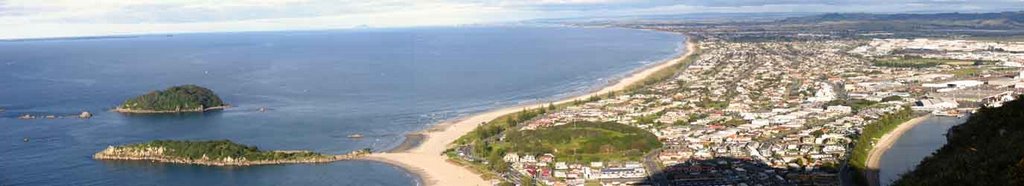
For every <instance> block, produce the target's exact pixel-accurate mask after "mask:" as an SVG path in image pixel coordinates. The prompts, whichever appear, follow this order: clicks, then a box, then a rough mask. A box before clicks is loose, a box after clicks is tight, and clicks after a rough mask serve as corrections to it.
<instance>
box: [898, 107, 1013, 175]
mask: <svg viewBox="0 0 1024 186" xmlns="http://www.w3.org/2000/svg"><path fill="white" fill-rule="evenodd" d="M1022 99H1024V97H1021V98H1018V99H1017V100H1015V101H1010V102H1007V103H1005V104H1003V106H1002V107H998V108H981V109H979V110H978V112H977V113H975V114H973V115H971V117H970V118H969V119H968V120H967V122H965V123H964V124H961V125H957V126H954V127H953V128H952V129H950V130H949V133H948V134H947V135H946V140H947V142H946V145H944V146H943V147H942V148H939V150H937V151H935V152H934V153H932V155H931V156H929V157H927V158H924V160H922V161H921V163H920V164H918V165H917V167H916V168H915V169H914V170H913V171H911V172H908V173H906V174H904V175H903V176H902V178H900V179H899V180H897V181H896V182H895V183H894V185H1024V122H1021V121H1024V100H1022Z"/></svg>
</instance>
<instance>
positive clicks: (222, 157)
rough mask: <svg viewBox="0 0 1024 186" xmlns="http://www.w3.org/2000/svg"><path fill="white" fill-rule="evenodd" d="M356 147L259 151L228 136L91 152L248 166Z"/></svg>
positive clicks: (320, 159) (315, 158)
mask: <svg viewBox="0 0 1024 186" xmlns="http://www.w3.org/2000/svg"><path fill="white" fill-rule="evenodd" d="M369 153H370V151H369V150H358V151H353V152H351V153H348V154H343V155H325V154H321V153H316V152H310V151H263V150H260V149H259V148H257V147H254V146H246V145H241V144H237V143H234V142H231V141H230V140H214V141H174V140H155V141H151V142H147V143H140V144H131V145H123V146H110V147H107V149H104V150H103V151H100V152H98V153H96V154H95V155H93V159H98V160H150V161H158V162H165V163H181V164H197V165H209V166H249V165H269V164H289V163H327V162H333V161H339V160H347V159H354V158H358V157H362V156H364V155H367V154H369Z"/></svg>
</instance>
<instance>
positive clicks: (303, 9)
mask: <svg viewBox="0 0 1024 186" xmlns="http://www.w3.org/2000/svg"><path fill="white" fill-rule="evenodd" d="M1021 10H1024V0H0V39H24V38H51V37H80V36H105V35H125V34H156V33H192V32H234V31H276V30H318V29H345V28H354V27H374V28H387V27H417V26H457V25H468V24H488V23H504V22H516V21H525V20H531V19H550V18H579V17H606V16H643V15H672V14H687V13H764V12H769V13H770V12H822V13H831V12H858V13H861V12H863V13H900V12H997V11H1021Z"/></svg>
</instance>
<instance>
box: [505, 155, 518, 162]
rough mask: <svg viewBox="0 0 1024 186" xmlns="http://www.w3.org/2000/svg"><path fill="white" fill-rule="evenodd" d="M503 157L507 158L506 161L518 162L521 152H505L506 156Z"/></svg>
mask: <svg viewBox="0 0 1024 186" xmlns="http://www.w3.org/2000/svg"><path fill="white" fill-rule="evenodd" d="M501 159H502V160H505V162H509V163H516V162H519V154H516V153H508V154H505V157H503V158H501Z"/></svg>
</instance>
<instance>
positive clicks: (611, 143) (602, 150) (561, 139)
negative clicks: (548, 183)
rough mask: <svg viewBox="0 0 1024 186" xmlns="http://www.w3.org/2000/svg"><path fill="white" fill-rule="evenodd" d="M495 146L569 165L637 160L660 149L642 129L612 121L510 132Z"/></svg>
mask: <svg viewBox="0 0 1024 186" xmlns="http://www.w3.org/2000/svg"><path fill="white" fill-rule="evenodd" d="M504 139H505V140H504V141H502V142H499V143H498V144H497V145H496V146H499V147H505V148H507V150H508V152H516V153H523V154H542V153H554V154H555V156H556V157H563V158H561V160H565V161H570V162H591V161H624V160H632V161H636V160H639V158H640V157H642V156H643V155H644V154H645V153H647V152H650V151H651V150H653V149H656V148H660V147H661V146H662V144H661V142H660V141H658V137H657V136H654V134H651V133H650V132H647V131H645V130H643V129H640V128H636V127H632V126H628V125H622V124H618V123H611V122H577V123H572V124H566V125H561V126H554V127H548V128H541V129H537V130H512V131H508V132H506V136H505V138H504Z"/></svg>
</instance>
